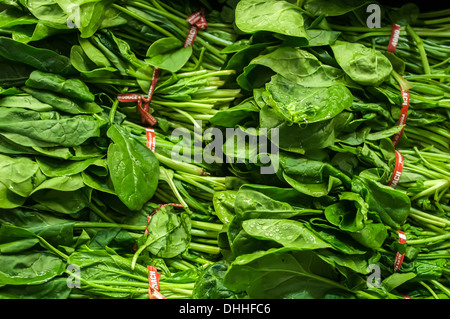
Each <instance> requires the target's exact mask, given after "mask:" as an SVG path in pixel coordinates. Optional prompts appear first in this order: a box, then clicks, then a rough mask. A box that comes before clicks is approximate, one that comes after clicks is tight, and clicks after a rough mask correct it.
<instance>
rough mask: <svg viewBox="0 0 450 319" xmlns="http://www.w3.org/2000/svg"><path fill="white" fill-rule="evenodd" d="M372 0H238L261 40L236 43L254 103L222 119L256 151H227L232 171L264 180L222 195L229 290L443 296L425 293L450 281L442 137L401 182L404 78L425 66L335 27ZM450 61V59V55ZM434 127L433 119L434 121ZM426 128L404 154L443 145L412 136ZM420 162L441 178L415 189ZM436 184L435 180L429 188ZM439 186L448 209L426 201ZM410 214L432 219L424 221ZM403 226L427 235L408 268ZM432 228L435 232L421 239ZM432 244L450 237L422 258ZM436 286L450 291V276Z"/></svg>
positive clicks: (240, 20)
mask: <svg viewBox="0 0 450 319" xmlns="http://www.w3.org/2000/svg"><path fill="white" fill-rule="evenodd" d="M364 3H365V2H362V1H361V2H359V3H358V2H355V4H354V5H350V4H344V3H341V2H338V4H337V5H336V6H330V5H328V4H325V3H324V2H321V1H313V0H311V1H305V2H304V4H303V6H302V7H299V6H296V5H295V4H291V3H288V2H286V1H257V0H251V1H250V0H243V1H240V2H239V3H238V4H237V6H236V9H235V10H236V11H235V19H236V20H235V22H236V26H237V27H238V28H239V29H240V30H241V31H243V32H245V33H247V34H248V36H247V37H243V38H241V40H239V41H237V42H236V43H235V44H233V45H231V46H229V47H227V48H225V50H224V51H225V52H229V53H230V55H231V57H230V59H229V60H228V64H227V67H228V68H232V69H234V70H236V85H237V86H238V87H240V88H242V89H243V94H244V97H246V99H245V100H243V101H242V102H241V103H239V104H237V105H236V106H233V107H230V108H228V109H223V110H221V111H220V112H219V113H217V114H216V115H215V116H214V117H213V118H212V119H211V120H210V122H211V123H212V124H213V125H216V126H218V127H222V128H224V127H225V128H234V129H238V130H240V131H242V132H245V133H247V136H250V140H249V141H248V142H244V144H241V146H242V145H244V146H245V151H242V150H239V149H236V148H231V149H226V150H225V154H226V155H227V156H229V157H231V158H233V159H235V161H232V162H231V164H230V165H229V170H230V172H231V173H232V174H234V175H236V176H238V177H240V178H245V179H246V180H247V181H250V182H249V183H248V184H245V185H243V186H242V187H240V188H239V190H237V191H231V190H229V191H224V192H218V193H217V194H216V196H215V201H214V203H215V209H216V212H217V214H218V216H219V217H220V218H221V220H222V222H224V223H225V224H226V225H227V230H226V232H223V234H222V236H221V237H220V239H221V240H220V243H221V245H222V250H223V251H224V252H225V251H226V252H227V253H226V255H225V256H226V257H227V260H228V262H229V263H228V264H227V266H228V270H227V271H226V273H225V275H224V279H223V283H221V284H220V285H218V287H223V286H222V285H224V286H225V287H228V288H229V289H231V291H233V292H239V293H245V294H246V295H248V296H249V297H255V298H265V297H269V298H292V297H294V298H295V297H297V298H328V297H331V296H333V297H337V296H339V297H347V298H353V297H358V298H379V297H381V298H402V296H403V295H404V294H405V291H406V294H407V291H414V294H415V297H419V298H420V295H421V294H422V295H427V294H429V292H424V291H423V290H422V289H421V288H423V287H425V286H427V284H426V283H425V282H424V280H431V281H432V282H433V283H432V285H435V283H436V282H438V283H439V282H440V281H442V282H446V281H447V279H446V274H447V272H448V270H447V269H448V265H447V262H446V259H445V253H444V255H442V252H443V251H442V249H444V248H443V247H445V244H444V245H443V246H442V245H441V243H442V241H444V240H445V239H446V238H447V236H448V233H447V231H446V228H447V227H448V217H447V213H446V211H445V208H444V207H446V199H445V198H446V197H447V195H446V194H447V190H448V188H447V182H446V176H447V172H446V168H444V167H443V166H440V167H438V166H439V165H436V164H437V161H440V160H442V161H445V159H444V158H447V157H446V156H447V155H448V150H446V149H445V148H442V147H439V146H438V152H437V154H436V152H434V151H433V152H431V151H430V152H428V151H427V150H426V149H424V150H423V151H420V155H419V153H418V156H420V162H421V163H422V164H423V165H424V166H426V169H425V168H424V169H421V168H420V167H419V166H418V165H417V161H419V160H418V158H416V160H415V161H410V162H406V160H409V159H410V157H411V156H412V155H415V154H413V152H412V150H411V149H410V150H411V152H410V153H409V154H408V155H405V165H406V166H405V176H404V177H403V180H402V182H401V183H400V184H399V185H400V186H399V188H398V189H393V188H391V187H389V186H388V183H389V181H390V179H391V177H392V174H393V172H394V166H395V163H396V156H395V149H396V148H395V147H394V145H393V143H392V140H391V139H392V137H393V136H394V135H395V134H397V133H399V132H400V131H401V130H402V129H403V127H402V126H397V125H396V124H397V121H398V118H399V115H400V114H399V113H400V112H399V111H400V108H401V107H402V103H403V97H402V95H401V91H400V88H399V86H400V85H402V88H404V87H403V85H404V84H405V79H406V78H407V77H408V75H411V78H410V79H411V80H412V79H413V77H414V74H411V72H410V71H405V70H406V68H405V65H408V64H407V63H406V62H404V61H402V60H401V58H399V57H397V56H390V55H388V54H386V53H385V52H382V51H381V50H380V49H379V47H376V46H374V45H373V42H372V43H371V42H365V41H360V39H358V41H354V39H353V38H351V37H349V36H348V35H347V34H345V32H343V30H344V31H345V28H338V27H336V28H334V24H332V22H334V21H340V20H339V19H340V18H342V19H346V18H347V16H351V15H353V16H357V15H358V14H361V12H362V11H361V12H360V11H359V9H361V10H362V9H363V5H364ZM364 9H365V7H364ZM406 12H408V11H407V10H406V9H405V10H404V11H403V14H405V13H406ZM400 13H401V10H400ZM400 13H399V14H400ZM359 20H361V19H359ZM274 21H276V22H277V23H275V22H274ZM342 21H346V20H342ZM294 25H295V28H293V26H294ZM349 29H350V28H349ZM366 30H367V28H366ZM372 31H373V30H372ZM389 31H391V28H389ZM383 32H384V30H383ZM373 34H374V35H375V32H374V33H373ZM389 35H390V32H389V34H388V36H389ZM443 56H444V54H442V55H441V59H442V57H443ZM408 62H409V61H408ZM437 63H438V64H437V65H436V66H437V67H438V65H445V64H444V63H445V59H442V60H441V61H438V62H437ZM416 70H417V68H416ZM402 76H403V77H402ZM418 78H420V76H419V77H417V78H416V79H418ZM431 78H432V77H431ZM436 78H438V79H440V78H442V79H443V82H444V84H442V86H443V87H445V77H440V76H437V77H436ZM408 82H409V81H408ZM411 82H412V81H411ZM419 84H420V83H419ZM412 87H414V83H413V84H412ZM419 89H420V85H418V90H419ZM444 91H445V88H444V89H439V92H441V93H442V94H444ZM438 96H439V97H438ZM440 98H442V95H436V96H434V97H427V98H422V99H421V98H420V97H419V95H418V94H417V91H416V92H414V91H412V89H411V104H412V105H416V104H415V103H416V102H417V100H419V99H420V100H421V101H422V105H423V103H424V102H425V101H427V102H428V103H431V101H433V100H434V101H438V100H439V99H440ZM416 99H417V100H416ZM427 102H425V103H427ZM417 104H418V103H417ZM431 105H433V107H435V108H436V107H437V113H438V114H442V115H443V116H444V117H443V119H442V120H441V121H442V122H443V123H445V120H444V119H445V118H446V117H447V116H448V112H446V111H445V109H442V108H440V107H444V108H445V100H444V102H443V103H442V104H440V107H438V105H437V103H434V104H428V106H429V108H431V107H432V106H431ZM419 107H420V106H419V105H418V106H417V108H419ZM412 111H413V112H414V108H413V109H412ZM434 114H436V113H434V112H433V113H432V115H430V116H431V117H433V116H434ZM437 116H439V115H437ZM412 118H413V120H414V118H415V119H419V118H421V117H420V115H417V117H415V116H414V115H413V116H412ZM419 121H420V120H419ZM252 127H253V128H255V127H256V130H252V129H251V128H252ZM407 127H408V126H407ZM421 128H422V129H428V126H424V125H423V122H422V124H421ZM271 129H272V130H271ZM415 129H417V128H416V127H414V125H413V127H412V128H411V129H408V130H407V129H405V136H404V140H402V142H403V143H401V144H400V145H399V149H400V150H401V151H403V150H404V149H405V148H407V147H408V146H410V145H413V146H416V147H420V148H422V147H423V146H430V145H431V146H433V145H435V144H436V143H434V142H431V143H430V142H429V143H428V144H422V143H418V142H419V141H418V140H415V139H414V138H411V136H410V135H409V133H408V131H409V132H412V131H413V130H415ZM224 130H225V129H224ZM440 132H445V130H442V129H441V130H440ZM444 134H445V133H444ZM411 135H412V134H411ZM418 135H419V134H418ZM420 135H421V136H422V139H428V137H429V136H431V135H428V134H423V133H422V134H420ZM254 136H256V137H257V138H268V139H269V140H270V142H271V143H272V144H275V145H272V146H275V147H272V148H271V150H268V148H263V149H261V148H259V149H255V148H254V147H253V144H252V143H251V142H250V141H251V137H254ZM232 138H234V137H232ZM428 141H430V140H429V139H428ZM440 141H445V138H444V139H442V138H441V139H440ZM440 141H438V143H440ZM440 144H442V143H440ZM252 147H253V148H252ZM433 150H434V149H433ZM405 154H407V153H406V152H405ZM435 154H436V155H435ZM409 155H410V156H409ZM428 155H429V156H430V157H428ZM425 156H426V157H425ZM440 156H441V157H440ZM265 157H269V158H270V159H271V160H272V164H273V163H278V164H279V165H278V166H277V167H275V170H274V172H275V173H276V174H272V175H264V174H261V173H260V172H261V168H262V167H264V165H265V164H267V161H264V160H263V159H264V158H265ZM426 158H427V159H430V162H427V161H426ZM422 160H423V162H422ZM441 165H442V164H441ZM412 172H416V173H419V174H420V173H422V174H423V176H425V177H426V178H425V180H428V181H426V182H424V181H423V179H422V180H420V179H419V181H418V182H417V184H416V185H411V182H412V180H415V181H417V179H414V178H416V177H417V175H414V173H412ZM427 173H429V175H428V176H427ZM414 176H415V177H414ZM430 176H440V178H442V182H441V183H438V182H437V181H431V180H429V179H430V178H429V177H430ZM427 183H428V185H429V189H427V190H424V187H423V185H424V184H427ZM411 186H412V187H411ZM414 186H415V187H414ZM425 189H426V188H425ZM433 190H436V192H433ZM430 194H433V195H434V197H435V199H438V202H439V203H438V205H439V207H440V208H441V214H439V216H436V215H434V214H429V213H425V212H423V211H419V210H417V209H416V208H414V207H415V206H414V205H415V204H416V202H415V201H416V200H417V199H418V198H423V197H427V195H430ZM414 195H416V196H414ZM442 201H443V202H442ZM442 204H444V206H442ZM429 207H430V206H429ZM410 215H414V217H413V218H415V221H416V222H417V221H418V220H420V219H421V220H422V221H423V222H424V224H421V223H419V224H415V223H411V218H408V217H409V216H410ZM428 221H429V222H428ZM438 223H439V227H437V228H434V229H433V231H431V232H429V233H427V229H428V228H430V227H433V225H438ZM397 230H404V231H405V232H407V236H411V238H413V239H412V246H411V247H409V248H408V250H407V251H408V254H407V257H406V258H407V260H408V265H407V266H405V269H404V270H403V271H402V272H401V273H400V272H398V273H397V272H394V269H393V265H394V262H395V261H394V259H395V255H396V253H397V252H398V251H403V250H404V249H405V248H404V246H402V245H398V244H396V241H398V234H397ZM422 235H423V236H425V237H429V238H428V239H429V241H428V240H427V239H425V238H421V239H418V237H420V236H422ZM433 236H437V237H436V239H434V238H433ZM415 240H418V241H417V243H416V242H415ZM422 240H423V243H425V242H427V243H435V244H436V251H439V252H440V253H441V254H440V255H439V254H438V253H436V255H435V256H436V261H433V262H430V263H429V262H427V261H425V262H424V261H423V260H421V259H420V258H419V259H415V258H416V257H417V253H418V252H419V251H420V249H417V248H418V247H419V246H415V245H420V243H422ZM434 240H436V241H434ZM426 249H427V248H425V250H422V251H420V254H421V256H424V255H425V251H426ZM403 252H404V251H403ZM443 256H444V259H443V258H441V257H443ZM312 265H313V266H312ZM357 265H358V266H357ZM373 265H379V266H380V265H381V268H382V277H383V279H384V280H383V281H382V282H381V285H380V286H378V288H375V287H369V285H368V284H367V282H366V279H367V276H368V275H369V274H370V271H371V266H373ZM358 267H361V268H358ZM421 267H424V268H423V269H422V268H421ZM431 268H433V269H434V270H436V271H435V272H434V273H433V274H432V275H431V273H428V275H429V277H427V270H425V269H428V270H429V269H431ZM418 283H419V286H417V284H418ZM302 284H304V285H305V286H302ZM410 285H411V286H410ZM417 287H419V288H417ZM427 287H429V286H427ZM435 287H436V289H440V290H441V291H442V294H444V295H445V294H447V293H448V289H447V288H445V284H444V285H442V284H440V285H437V286H436V285H435ZM369 288H370V289H369ZM415 289H417V290H415ZM418 291H420V293H418Z"/></svg>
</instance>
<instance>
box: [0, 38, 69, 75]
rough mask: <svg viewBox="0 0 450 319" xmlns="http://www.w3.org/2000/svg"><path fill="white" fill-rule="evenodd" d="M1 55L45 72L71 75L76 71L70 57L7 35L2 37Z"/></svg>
mask: <svg viewBox="0 0 450 319" xmlns="http://www.w3.org/2000/svg"><path fill="white" fill-rule="evenodd" d="M0 56H2V57H4V58H6V59H8V60H11V61H17V62H21V63H24V64H28V65H30V66H32V67H34V68H36V69H38V70H41V71H44V72H49V73H55V74H61V75H69V74H73V73H74V71H75V69H73V67H72V65H71V64H70V60H69V58H68V57H66V56H63V55H60V54H58V53H56V52H54V51H51V50H48V49H41V48H38V47H34V46H31V45H28V44H24V43H20V42H18V41H15V40H13V39H11V38H7V37H0Z"/></svg>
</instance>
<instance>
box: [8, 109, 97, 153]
mask: <svg viewBox="0 0 450 319" xmlns="http://www.w3.org/2000/svg"><path fill="white" fill-rule="evenodd" d="M41 114H42V113H40V112H36V111H31V110H26V109H18V108H16V109H13V108H0V131H5V132H8V133H15V134H20V135H22V136H25V137H27V138H31V139H34V140H36V141H42V142H46V143H53V145H51V146H57V145H58V146H66V147H70V146H78V145H81V144H82V143H84V142H85V141H86V140H88V139H90V138H92V137H99V136H100V128H101V127H102V126H103V125H104V124H105V123H106V122H103V121H100V120H96V119H94V118H93V117H91V116H88V115H76V116H73V117H68V118H55V119H54V118H51V119H41ZM42 115H45V114H42ZM55 115H56V114H55ZM37 146H40V145H37ZM44 147H45V146H44Z"/></svg>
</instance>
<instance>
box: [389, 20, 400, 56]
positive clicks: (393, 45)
mask: <svg viewBox="0 0 450 319" xmlns="http://www.w3.org/2000/svg"><path fill="white" fill-rule="evenodd" d="M400 28H401V26H399V25H398V24H396V23H393V24H392V32H391V38H390V39H389V45H388V47H387V51H388V52H390V53H394V52H395V50H396V49H397V44H398V39H399V38H400Z"/></svg>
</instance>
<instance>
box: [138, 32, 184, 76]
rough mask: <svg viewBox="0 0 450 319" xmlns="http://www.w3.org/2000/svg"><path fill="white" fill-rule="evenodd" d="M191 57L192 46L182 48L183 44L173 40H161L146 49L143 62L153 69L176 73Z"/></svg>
mask: <svg viewBox="0 0 450 319" xmlns="http://www.w3.org/2000/svg"><path fill="white" fill-rule="evenodd" d="M191 55H192V46H187V47H183V43H182V42H181V41H180V40H178V39H175V38H162V39H159V40H157V41H155V42H153V43H152V45H151V46H150V47H149V48H148V51H147V57H148V58H147V59H145V61H146V62H147V63H149V64H150V65H152V66H154V67H157V68H160V69H163V70H168V71H170V72H177V71H179V70H180V69H181V68H182V67H183V66H184V65H185V64H186V63H187V62H188V61H189V59H190V57H191Z"/></svg>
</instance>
